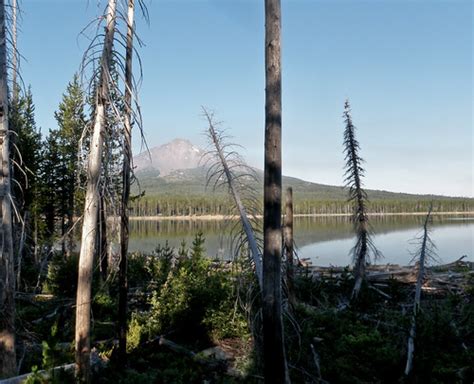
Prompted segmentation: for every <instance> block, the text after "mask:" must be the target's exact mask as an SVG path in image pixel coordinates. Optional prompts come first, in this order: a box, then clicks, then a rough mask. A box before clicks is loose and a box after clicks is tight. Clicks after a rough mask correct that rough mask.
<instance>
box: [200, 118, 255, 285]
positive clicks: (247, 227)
mask: <svg viewBox="0 0 474 384" xmlns="http://www.w3.org/2000/svg"><path fill="white" fill-rule="evenodd" d="M204 115H205V116H206V118H207V121H208V123H209V136H210V137H211V139H212V142H213V144H214V146H215V147H216V152H217V154H218V156H219V160H220V162H221V164H222V168H223V169H224V174H225V176H226V179H227V185H228V186H229V191H230V194H231V195H232V198H233V199H234V202H235V205H236V207H237V210H238V211H239V216H240V221H241V223H242V228H243V230H244V232H245V236H246V237H247V242H248V245H249V248H250V254H251V258H252V261H253V263H254V265H255V274H256V276H257V280H258V284H259V286H260V289H262V288H263V280H262V259H261V254H260V251H259V249H258V245H257V239H256V237H255V234H254V231H253V228H252V225H251V224H250V220H249V218H248V216H247V211H246V209H245V207H244V204H243V203H242V200H241V198H240V195H239V193H238V191H237V189H236V187H235V182H234V178H233V177H232V173H231V171H230V168H229V165H228V163H227V160H226V157H225V155H224V151H223V148H222V147H221V143H220V141H219V139H218V137H217V134H216V130H215V127H214V122H213V121H212V118H211V116H210V115H209V113H208V112H207V111H206V109H204Z"/></svg>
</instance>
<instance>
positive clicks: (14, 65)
mask: <svg viewBox="0 0 474 384" xmlns="http://www.w3.org/2000/svg"><path fill="white" fill-rule="evenodd" d="M17 13H18V4H17V0H12V29H13V30H12V43H13V55H12V86H13V92H12V96H13V101H16V100H17V99H18V84H17V75H18V56H17V53H18V47H17Z"/></svg>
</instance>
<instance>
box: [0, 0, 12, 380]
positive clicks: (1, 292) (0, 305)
mask: <svg viewBox="0 0 474 384" xmlns="http://www.w3.org/2000/svg"><path fill="white" fill-rule="evenodd" d="M6 43H7V39H6V17H5V1H4V0H0V152H1V157H2V164H1V166H0V168H1V175H0V207H1V210H2V212H1V215H0V217H1V220H2V222H1V223H0V377H8V376H12V375H14V374H15V373H16V355H15V270H14V259H13V226H12V205H11V204H12V203H11V199H12V196H11V175H10V140H9V128H8V79H7V76H8V75H7V46H6Z"/></svg>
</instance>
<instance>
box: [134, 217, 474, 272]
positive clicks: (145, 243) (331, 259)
mask: <svg viewBox="0 0 474 384" xmlns="http://www.w3.org/2000/svg"><path fill="white" fill-rule="evenodd" d="M423 219H424V217H423V216H372V217H371V224H372V227H373V231H374V233H375V243H376V245H377V246H378V248H380V249H381V251H382V252H383V254H384V256H385V258H384V259H383V260H382V262H384V263H387V262H390V263H402V264H406V263H408V262H409V261H410V259H411V256H410V253H409V251H410V249H413V248H412V247H410V246H409V244H408V241H409V240H410V239H413V238H414V237H415V236H416V235H417V233H418V232H419V229H420V228H421V223H422V221H423ZM472 219H473V217H445V216H434V217H433V233H432V236H433V240H434V241H435V242H436V244H437V246H438V249H439V250H438V253H439V255H440V257H441V258H442V260H443V261H444V262H449V261H452V260H454V259H456V258H458V257H460V256H461V255H464V254H466V255H468V257H469V258H471V259H472V255H473V248H474V245H473V237H474V222H473V220H472ZM130 224H131V238H130V251H142V252H151V251H153V250H154V249H155V248H156V246H157V244H164V243H165V241H168V242H169V244H170V245H171V246H173V247H179V245H180V243H181V242H182V241H183V240H184V241H185V242H186V243H187V244H188V245H189V244H191V243H192V240H193V238H194V236H195V234H196V233H197V232H199V231H202V232H203V233H204V235H205V237H206V248H207V251H208V254H209V255H210V256H212V257H219V258H224V259H228V258H230V257H231V250H230V233H231V228H232V226H233V224H234V222H230V221H220V220H208V221H204V220H163V221H132V222H131V223H130ZM295 242H296V245H297V247H298V254H299V256H300V257H305V258H306V257H308V258H311V259H312V260H313V262H314V263H316V264H318V265H329V264H334V265H345V264H347V263H348V260H349V258H348V254H349V251H350V249H351V248H352V245H353V232H352V223H351V222H350V220H349V218H348V217H345V216H339V217H297V218H295Z"/></svg>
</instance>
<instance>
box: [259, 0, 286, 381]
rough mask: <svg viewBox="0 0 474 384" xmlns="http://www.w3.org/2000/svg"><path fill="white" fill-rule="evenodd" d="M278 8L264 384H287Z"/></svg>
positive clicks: (269, 145)
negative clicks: (282, 274) (284, 330)
mask: <svg viewBox="0 0 474 384" xmlns="http://www.w3.org/2000/svg"><path fill="white" fill-rule="evenodd" d="M280 30H281V4H280V0H265V86H266V88H265V170H264V197H263V199H264V214H263V236H264V238H263V242H264V244H263V354H264V356H263V360H264V377H265V383H268V384H270V383H271V384H278V383H288V382H289V375H288V367H287V363H286V356H285V346H284V337H283V321H282V294H281V253H282V252H281V251H282V232H281V44H280Z"/></svg>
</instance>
